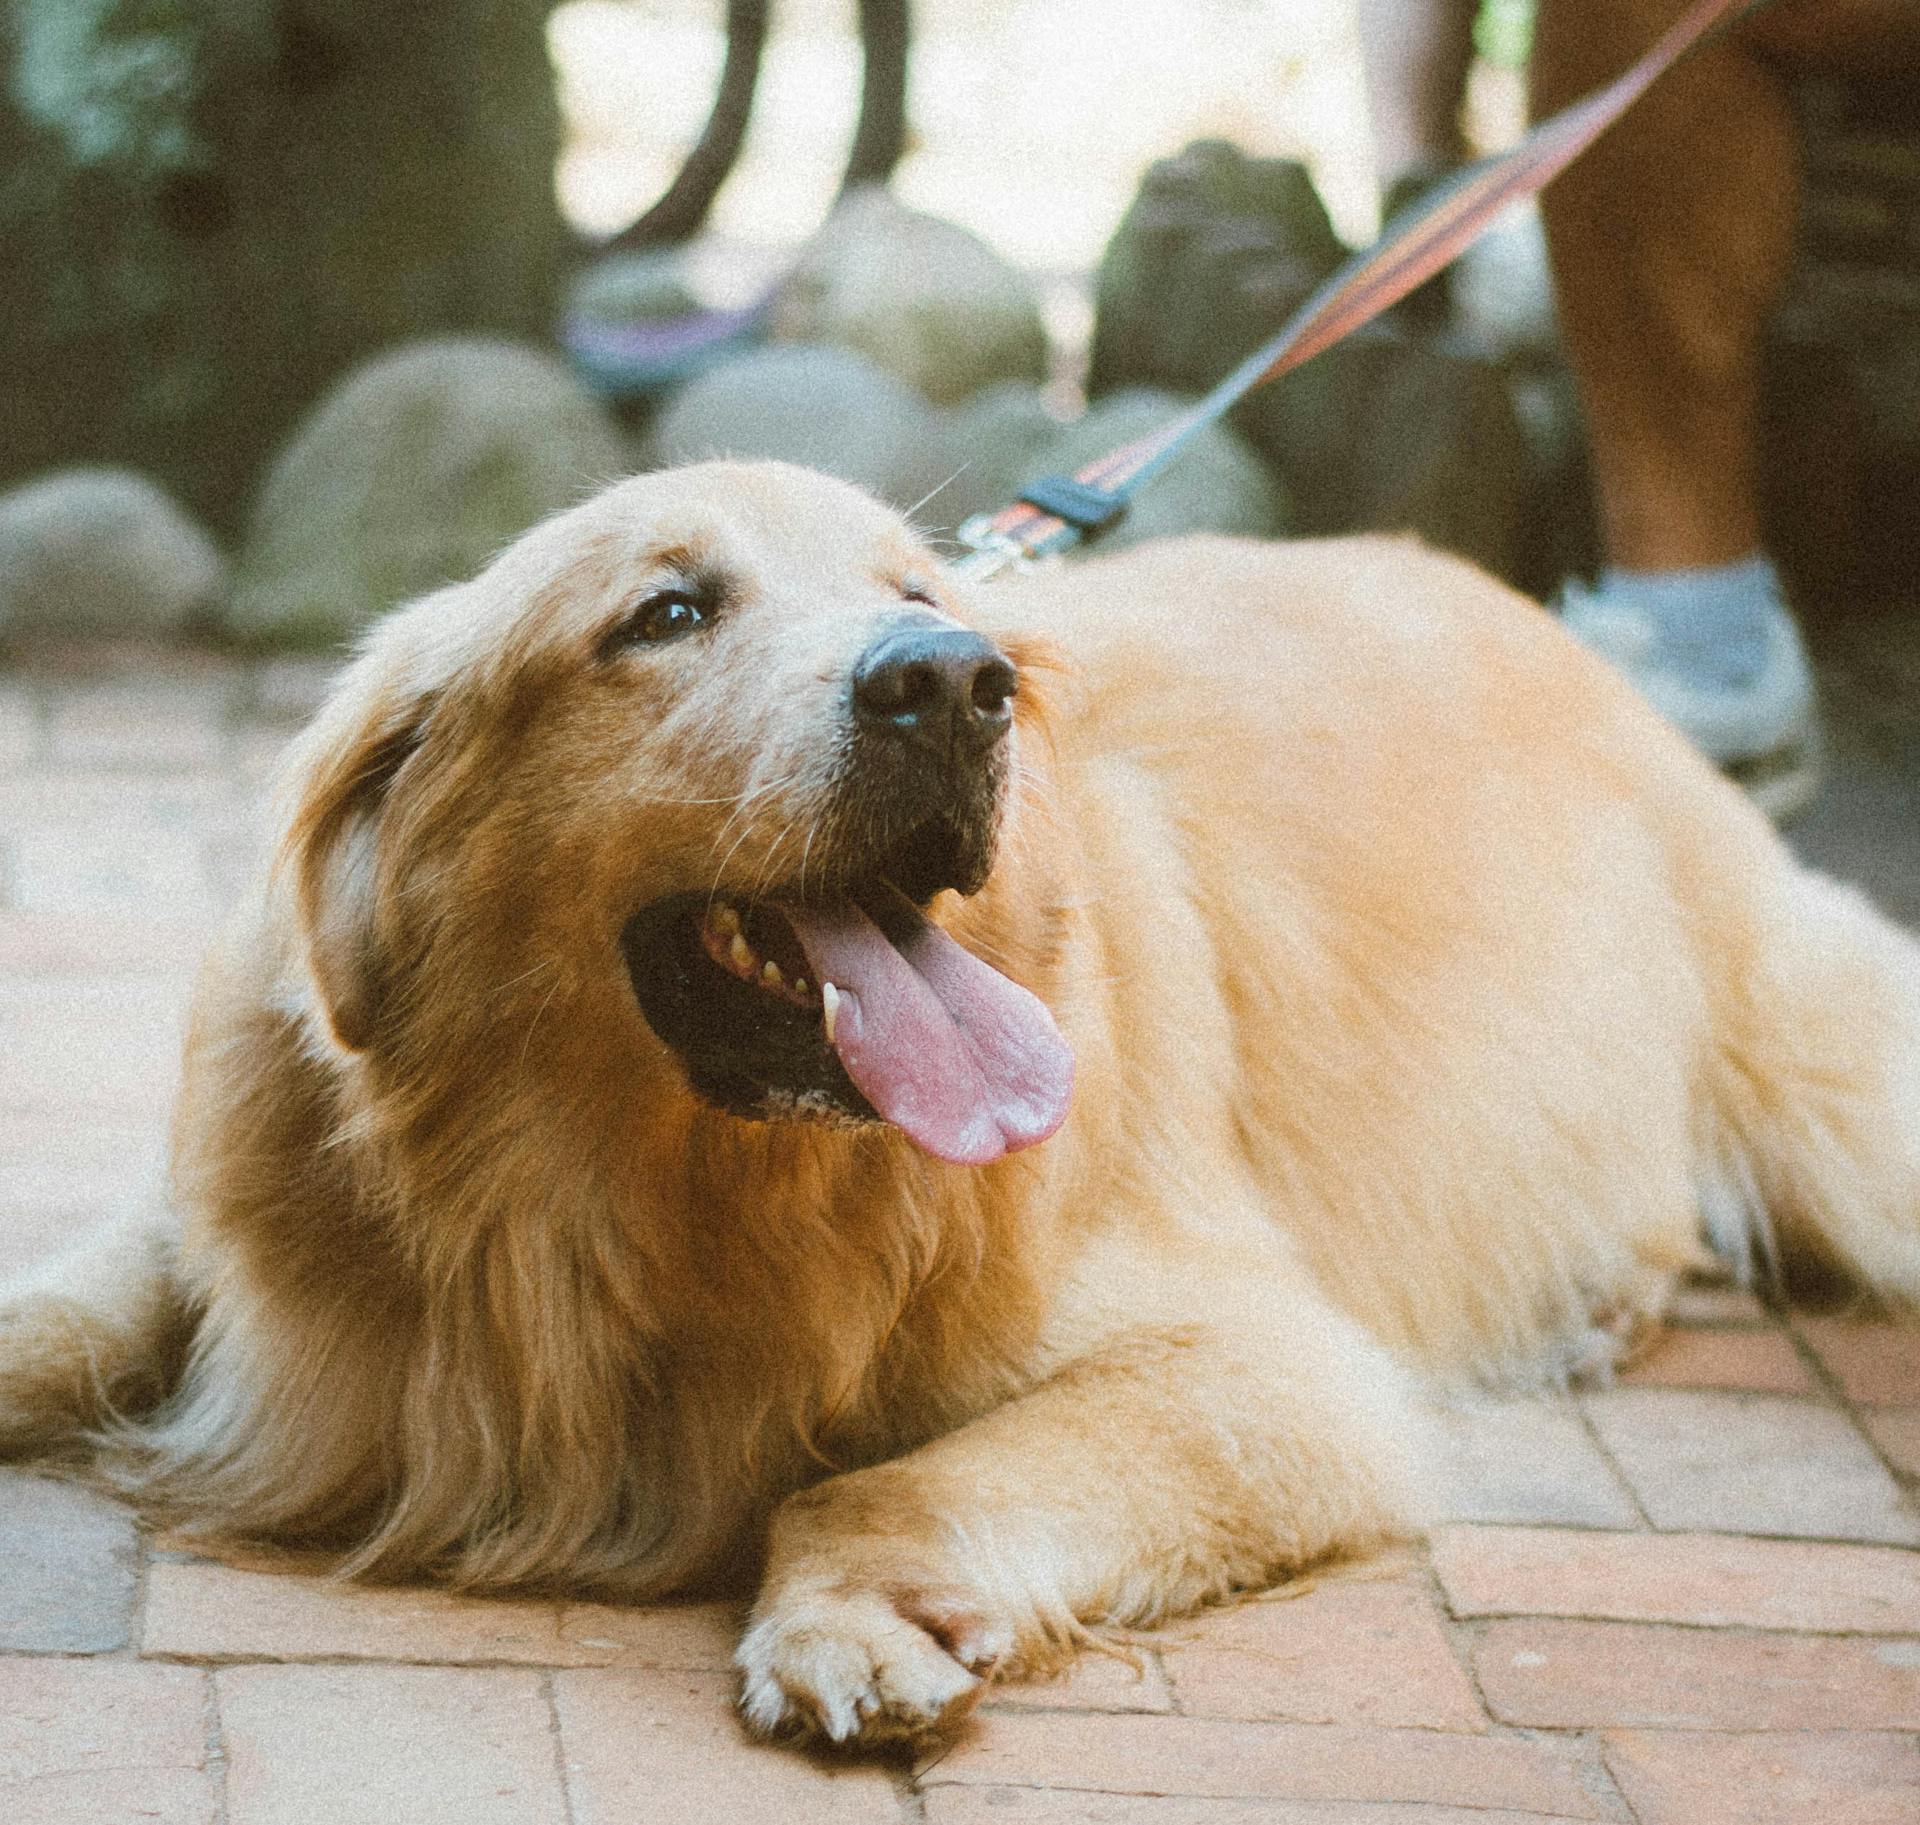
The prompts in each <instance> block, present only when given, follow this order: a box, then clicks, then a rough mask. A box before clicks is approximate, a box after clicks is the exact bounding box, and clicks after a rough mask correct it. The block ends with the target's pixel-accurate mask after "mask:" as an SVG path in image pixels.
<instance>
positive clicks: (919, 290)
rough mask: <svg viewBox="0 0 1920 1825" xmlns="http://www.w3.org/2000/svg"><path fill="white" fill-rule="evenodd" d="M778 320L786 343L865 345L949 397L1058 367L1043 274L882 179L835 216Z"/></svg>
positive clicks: (807, 257)
mask: <svg viewBox="0 0 1920 1825" xmlns="http://www.w3.org/2000/svg"><path fill="white" fill-rule="evenodd" d="M769 328H770V332H771V334H772V336H773V339H774V340H775V341H777V342H828V343H835V344H837V345H839V346H840V347H842V348H849V349H855V350H857V351H858V352H859V353H861V354H863V355H865V356H867V357H868V358H869V359H870V360H872V361H874V362H876V363H877V364H878V365H879V366H881V367H883V368H885V369H886V370H887V372H888V373H890V374H893V375H896V376H897V377H898V378H899V379H901V380H904V381H905V382H906V383H907V384H908V385H909V386H911V387H913V388H914V389H915V390H916V391H917V392H919V393H920V394H921V396H922V397H923V398H926V399H929V400H932V401H933V402H934V403H935V404H938V405H950V404H953V403H954V402H956V401H958V400H962V399H965V398H966V397H967V395H968V394H970V393H974V392H978V391H979V389H980V388H982V387H985V386H990V385H991V384H992V383H993V382H994V381H997V380H1039V379H1041V378H1042V377H1043V376H1044V375H1045V373H1046V367H1047V333H1046V327H1045V325H1044V324H1043V323H1042V321H1041V317H1040V299H1039V294H1038V292H1037V291H1036V290H1035V288H1034V285H1033V282H1032V280H1031V279H1029V278H1028V277H1027V276H1026V275H1025V274H1024V273H1022V272H1020V271H1019V270H1018V269H1017V268H1015V267H1012V266H1010V265H1008V264H1007V262H1006V261H1005V260H1003V259H1001V257H1000V256H999V255H998V254H997V253H995V252H994V251H993V249H992V248H991V247H989V246H988V245H987V244H986V242H984V241H983V240H981V239H980V238H979V236H978V235H975V234H971V233H969V232H968V231H967V230H966V229H964V228H961V227H959V226H958V225H957V224H955V223H953V222H947V221H942V220H941V219H940V218H939V217H938V216H931V215H925V214H922V213H921V212H920V211H919V210H917V209H908V208H907V207H905V206H904V205H903V204H901V203H898V202H896V201H895V200H894V199H893V198H892V197H891V196H889V195H888V194H887V192H886V191H884V190H882V189H879V188H877V187H875V188H867V189H861V190H856V191H854V192H852V193H851V194H850V195H849V196H847V197H846V198H845V199H843V200H842V201H841V202H840V204H839V205H838V206H837V207H836V208H835V209H834V212H833V214H832V215H831V216H829V217H828V218H827V221H826V223H825V225H824V226H823V227H822V228H821V230H820V232H819V233H818V234H817V235H815V236H814V238H813V241H812V242H811V243H810V245H809V246H808V247H807V248H806V250H805V251H804V252H803V253H802V255H801V258H800V262H799V264H798V265H797V266H796V267H795V269H794V271H793V273H792V275H791V277H790V278H789V279H788V280H787V282H786V284H785V286H784V287H783V288H782V289H781V292H780V295H779V297H778V298H777V299H775V301H774V306H773V314H772V318H771V321H770V325H769Z"/></svg>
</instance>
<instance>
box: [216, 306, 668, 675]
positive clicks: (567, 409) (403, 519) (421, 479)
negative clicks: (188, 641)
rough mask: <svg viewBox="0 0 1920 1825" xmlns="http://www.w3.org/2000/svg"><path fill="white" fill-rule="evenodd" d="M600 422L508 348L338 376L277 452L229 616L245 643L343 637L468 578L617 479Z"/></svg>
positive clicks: (418, 349) (411, 359)
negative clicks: (547, 518)
mask: <svg viewBox="0 0 1920 1825" xmlns="http://www.w3.org/2000/svg"><path fill="white" fill-rule="evenodd" d="M629 467H630V464H629V462H628V458H627V454H626V450H625V447H624V445H623V444H622V442H621V439H620V437H619V435H618V433H617V432H616V431H615V430H614V428H613V426H612V424H611V423H610V422H609V420H608V419H607V416H606V414H605V412H604V411H603V409H602V408H601V407H600V406H599V405H598V404H597V403H596V402H595V401H594V400H593V399H592V398H591V397H590V396H589V395H588V394H587V393H586V392H585V391H584V390H583V389H582V388H581V387H580V386H579V384H578V383H577V382H576V381H575V380H574V379H573V377H572V376H571V375H570V374H569V373H568V372H567V371H566V369H565V368H564V367H563V366H561V364H560V363H559V362H558V361H557V360H555V359H554V358H553V357H551V356H549V355H546V354H543V353H541V352H539V351H538V350H534V349H530V348H525V347H522V346H519V345H516V344H513V343H505V342H488V341H482V340H479V339H472V340H468V339H449V340H445V341H438V342H419V343H410V344H407V345H406V346H404V347H402V348H398V349H395V350H394V351H392V352H391V353H390V354H387V355H383V356H381V357H380V358H379V359H377V360H374V361H370V362H368V363H366V364H365V365H363V366H362V367H360V368H358V369H356V370H355V371H354V372H353V373H351V374H349V375H348V376H347V378H346V379H345V380H344V381H342V382H341V383H340V385H339V386H338V387H336V388H335V389H334V390H333V392H331V393H330V394H328V396H327V397H326V398H325V399H324V400H322V401H321V403H320V404H319V406H317V407H316V408H315V410H314V411H313V412H312V413H311V414H310V415H309V416H308V418H307V419H306V421H305V422H304V423H303V424H302V425H301V426H300V428H299V429H298V430H297V431H296V432H295V434H294V436H293V438H292V440H291V441H290V442H289V443H288V445H287V447H286V448H285V449H284V450H283V451H282V452H281V453H280V456H279V457H278V459H277V460H276V461H275V463H274V465H273V468H272V471H271V472H270V473H269V475H268V477H267V480H266V483H265V485H264V486H263V487H262V489H261V491H260V495H259V498H258V500H257V502H256V503H255V506H254V510H253V513H252V516H251V521H250V524H249V527H248V532H247V537H246V542H245V544H244V546H243V547H242V550H241V555H240V563H239V574H238V577H237V580H236V585H235V589H234V594H233V600H232V603H231V606H230V608H229V611H228V617H227V626H228V630H229V631H230V632H231V633H232V634H233V635H234V636H235V637H236V638H238V639H240V640H243V641H246V642H248V643H252V644H271V645H289V646H315V645H323V644H328V643H332V642H335V641H338V640H341V639H343V638H345V637H346V636H348V635H350V634H352V633H353V632H355V631H356V630H357V629H359V628H361V627H364V626H365V625H366V624H367V623H368V622H369V621H371V620H372V619H373V618H374V617H375V616H376V615H379V614H381V613H382V612H384V611H385V610H386V609H388V608H391V607H392V606H393V605H394V604H395V603H397V602H400V601H404V600H405V599H406V598H407V597H409V596H413V595H417V594H419V593H421V592H422V591H424V590H428V589H432V588H435V587H437V586H438V585H440V584H442V583H447V582H451V581H454V580H456V579H458V578H461V577H467V576H471V575H472V574H473V573H474V572H475V571H477V570H479V569H480V568H481V566H482V565H484V564H485V563H486V562H487V560H488V559H489V558H491V557H492V556H493V555H494V553H495V552H497V551H498V550H499V549H500V547H501V546H502V545H504V544H505V543H506V542H507V541H508V540H509V539H511V538H513V537H514V536H515V535H516V534H517V533H519V532H522V531H524V530H525V529H526V528H527V527H528V526H530V525H532V524H533V522H534V521H535V520H537V519H540V518H541V517H542V516H543V515H545V514H548V513H551V512H553V511H554V510H556V509H557V508H561V507H566V506H569V505H571V504H572V503H573V502H574V501H577V500H579V499H581V498H583V497H584V496H585V495H586V494H587V493H588V492H590V491H591V490H592V489H594V488H595V487H597V486H599V485H601V484H603V483H605V482H608V481H610V480H612V479H614V478H615V477H617V476H619V475H622V474H624V473H626V471H627V470H628V468H629Z"/></svg>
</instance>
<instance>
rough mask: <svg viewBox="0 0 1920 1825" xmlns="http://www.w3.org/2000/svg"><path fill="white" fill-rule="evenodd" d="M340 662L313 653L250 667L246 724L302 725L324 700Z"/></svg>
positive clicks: (273, 660)
mask: <svg viewBox="0 0 1920 1825" xmlns="http://www.w3.org/2000/svg"><path fill="white" fill-rule="evenodd" d="M344 669H345V668H344V661H342V660H339V659H334V658H324V657H321V656H319V655H317V654H308V653H301V654H288V655H284V656H282V657H281V658H278V659H268V660H266V661H264V662H263V663H262V664H260V665H258V666H256V667H255V668H254V673H253V693H252V696H251V699H250V700H249V703H248V706H247V708H248V718H249V720H250V721H257V722H274V723H279V724H281V725H282V733H283V734H284V732H285V725H287V724H290V723H294V724H297V723H303V722H305V721H306V720H307V719H308V717H310V716H311V715H312V714H313V713H314V711H315V710H317V709H319V707H320V706H321V704H323V703H324V702H325V701H326V699H327V693H328V692H329V691H331V690H332V689H333V686H334V683H335V681H336V680H337V679H338V678H339V676H340V674H341V672H342V670H344Z"/></svg>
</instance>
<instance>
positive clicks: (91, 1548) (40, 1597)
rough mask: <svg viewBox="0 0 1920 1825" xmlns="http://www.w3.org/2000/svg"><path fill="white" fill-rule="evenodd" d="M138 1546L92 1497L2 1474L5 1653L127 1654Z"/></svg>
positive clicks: (114, 1509) (0, 1632)
mask: <svg viewBox="0 0 1920 1825" xmlns="http://www.w3.org/2000/svg"><path fill="white" fill-rule="evenodd" d="M139 1555H140V1541H139V1535H138V1534H137V1533H136V1532H135V1529H134V1525H133V1517H132V1516H131V1515H130V1514H129V1513H128V1511H127V1510H126V1509H125V1508H123V1507H122V1506H121V1505H120V1504H119V1503H117V1502H109V1501H108V1500H106V1498H105V1497H103V1496H98V1495H95V1494H94V1493H93V1492H92V1491H91V1490H87V1489H78V1488H75V1487H74V1486H73V1485H72V1484H70V1483H56V1482H54V1481H52V1480H51V1479H49V1478H47V1477H39V1476H29V1475H28V1474H27V1473H26V1472H25V1471H21V1470H0V1566H4V1575H0V1648H5V1649H10V1650H12V1651H14V1652H16V1653H17V1652H20V1651H22V1650H26V1651H30V1652H37V1653H59V1654H100V1653H105V1652H107V1651H108V1650H110V1649H112V1648H119V1647H125V1646H126V1643H127V1634H128V1630H129V1627H130V1625H131V1620H132V1612H133V1586H134V1573H135V1569H136V1567H137V1565H138V1562H139Z"/></svg>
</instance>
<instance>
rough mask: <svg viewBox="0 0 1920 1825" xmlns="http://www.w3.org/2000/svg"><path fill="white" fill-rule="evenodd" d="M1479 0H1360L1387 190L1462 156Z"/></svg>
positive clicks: (1371, 108)
mask: <svg viewBox="0 0 1920 1825" xmlns="http://www.w3.org/2000/svg"><path fill="white" fill-rule="evenodd" d="M1476 4H1477V0H1412V3H1411V4H1409V0H1355V6H1356V17H1357V23H1358V26H1359V31H1360V42H1361V44H1362V45H1363V46H1365V49H1366V66H1367V108H1368V112H1369V113H1370V115H1371V116H1372V121H1373V140H1374V157H1375V163H1376V165H1377V167H1378V171H1379V176H1380V181H1381V185H1382V187H1383V188H1384V187H1385V186H1388V185H1390V184H1392V183H1393V181H1394V180H1395V179H1396V178H1398V177H1400V176H1401V175H1403V174H1404V173H1405V172H1407V171H1410V170H1413V169H1415V168H1417V167H1419V166H1422V165H1429V164H1448V163H1451V162H1453V161H1454V160H1456V159H1458V158H1459V156H1460V151H1461V146H1460V106H1461V99H1462V92H1463V90H1464V89H1465V86H1466V80H1467V64H1468V61H1469V59H1470V58H1471V57H1472V54H1473V14H1474V8H1475V5H1476Z"/></svg>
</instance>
